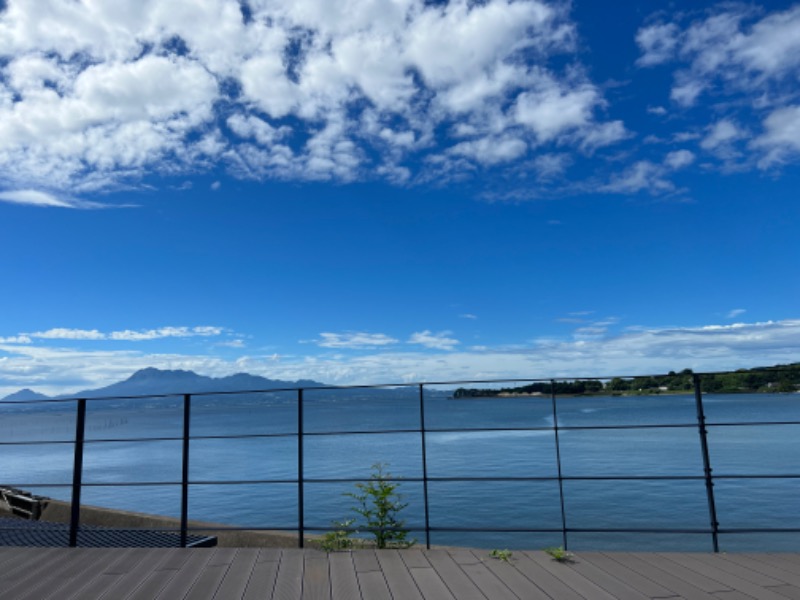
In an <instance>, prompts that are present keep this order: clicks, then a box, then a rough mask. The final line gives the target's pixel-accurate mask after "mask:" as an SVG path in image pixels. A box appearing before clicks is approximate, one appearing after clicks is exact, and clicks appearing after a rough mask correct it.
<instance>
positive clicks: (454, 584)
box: [425, 550, 491, 600]
mask: <svg viewBox="0 0 800 600" xmlns="http://www.w3.org/2000/svg"><path fill="white" fill-rule="evenodd" d="M425 557H426V558H427V559H428V562H430V563H431V566H432V567H433V568H434V569H435V570H436V573H437V574H438V575H439V577H441V579H442V581H443V582H444V584H445V585H446V586H447V588H448V589H449V590H450V593H451V594H453V596H455V597H456V598H458V600H486V596H485V595H484V594H483V592H481V591H480V588H478V586H476V585H475V583H474V582H473V581H472V580H471V579H470V578H469V577H465V572H464V571H463V570H462V569H461V567H460V566H459V565H458V564H456V562H455V561H454V560H453V559H452V558H450V555H449V554H448V553H447V551H446V550H426V551H425ZM489 600H491V599H489Z"/></svg>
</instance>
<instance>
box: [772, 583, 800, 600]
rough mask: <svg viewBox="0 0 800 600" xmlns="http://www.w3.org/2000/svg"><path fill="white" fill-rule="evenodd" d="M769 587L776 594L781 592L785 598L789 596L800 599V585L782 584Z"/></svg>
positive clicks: (793, 599) (796, 599) (792, 599)
mask: <svg viewBox="0 0 800 600" xmlns="http://www.w3.org/2000/svg"><path fill="white" fill-rule="evenodd" d="M769 589H770V590H771V591H773V592H775V593H776V594H780V595H781V596H783V597H785V598H789V599H790V600H800V587H795V586H793V585H780V586H777V587H773V588H769Z"/></svg>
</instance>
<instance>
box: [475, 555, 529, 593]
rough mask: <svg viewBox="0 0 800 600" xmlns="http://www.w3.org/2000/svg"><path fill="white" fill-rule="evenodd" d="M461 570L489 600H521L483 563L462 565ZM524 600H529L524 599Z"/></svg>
mask: <svg viewBox="0 0 800 600" xmlns="http://www.w3.org/2000/svg"><path fill="white" fill-rule="evenodd" d="M461 569H462V570H463V571H464V572H465V573H466V574H467V576H468V577H469V578H470V579H471V580H472V583H474V584H475V586H476V587H477V588H478V589H479V590H480V591H481V593H482V594H483V595H484V596H486V597H487V598H490V599H491V600H518V599H519V596H517V595H516V594H515V593H514V592H512V591H511V590H510V589H509V587H508V586H507V585H506V584H505V583H503V582H502V581H501V580H500V579H498V578H497V576H496V575H495V574H494V573H493V572H492V571H491V570H489V568H488V567H487V566H486V565H484V564H483V563H472V564H468V565H461ZM522 600H527V599H526V598H524V597H523V599H522Z"/></svg>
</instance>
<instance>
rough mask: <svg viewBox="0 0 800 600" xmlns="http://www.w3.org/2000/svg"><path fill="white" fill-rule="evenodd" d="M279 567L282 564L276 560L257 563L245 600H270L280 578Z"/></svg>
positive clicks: (248, 583) (226, 599)
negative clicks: (276, 581)
mask: <svg viewBox="0 0 800 600" xmlns="http://www.w3.org/2000/svg"><path fill="white" fill-rule="evenodd" d="M279 566H280V562H278V561H274V560H269V561H264V562H259V561H256V563H255V565H254V566H253V571H252V573H251V574H250V579H249V580H248V582H247V589H246V590H245V592H244V596H243V600H270V599H271V598H272V597H273V592H274V591H275V580H276V579H277V578H278V568H279ZM230 598H233V599H235V598H236V596H231V597H230ZM220 600H229V598H225V597H224V596H223V597H221V598H220Z"/></svg>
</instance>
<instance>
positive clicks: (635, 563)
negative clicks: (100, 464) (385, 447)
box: [0, 548, 800, 600]
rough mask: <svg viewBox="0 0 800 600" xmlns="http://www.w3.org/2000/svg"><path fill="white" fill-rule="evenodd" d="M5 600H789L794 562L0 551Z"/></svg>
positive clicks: (756, 557)
mask: <svg viewBox="0 0 800 600" xmlns="http://www.w3.org/2000/svg"><path fill="white" fill-rule="evenodd" d="M0 598H14V599H15V600H22V599H30V600H45V599H47V598H53V599H58V600H69V599H75V600H94V599H100V598H102V599H104V600H123V599H133V598H143V599H147V600H154V599H165V600H181V599H193V600H194V599H198V600H200V599H203V600H214V599H216V600H240V599H247V600H250V599H256V598H259V599H275V600H290V599H303V600H316V599H324V600H351V599H352V600H359V599H363V600H382V599H391V600H504V599H509V600H515V599H519V600H547V599H553V600H582V599H583V600H608V599H612V598H619V599H622V600H646V599H656V598H658V599H680V598H685V599H686V600H752V599H756V600H786V599H787V598H788V599H790V600H800V554H729V555H725V554H718V555H713V554H671V553H662V554H655V553H653V554H645V553H597V552H582V553H577V554H576V556H575V559H574V562H572V563H570V564H562V563H557V562H555V561H553V560H552V559H551V558H550V557H549V556H548V555H546V554H544V553H543V552H539V551H535V552H522V551H515V552H514V553H513V555H512V557H511V559H510V560H509V561H508V562H504V561H500V560H497V559H494V558H490V557H489V554H488V552H487V551H485V550H431V551H423V550H415V549H411V550H400V551H398V550H380V551H374V550H358V551H355V552H352V553H349V552H348V553H333V554H324V553H322V552H318V551H314V550H294V549H291V550H280V549H273V548H262V549H257V548H240V549H236V548H202V549H199V548H198V549H180V548H127V549H125V548H120V549H113V550H110V549H99V548H73V549H69V548H0Z"/></svg>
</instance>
